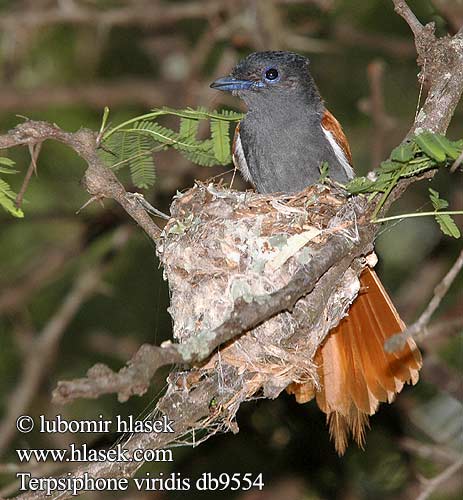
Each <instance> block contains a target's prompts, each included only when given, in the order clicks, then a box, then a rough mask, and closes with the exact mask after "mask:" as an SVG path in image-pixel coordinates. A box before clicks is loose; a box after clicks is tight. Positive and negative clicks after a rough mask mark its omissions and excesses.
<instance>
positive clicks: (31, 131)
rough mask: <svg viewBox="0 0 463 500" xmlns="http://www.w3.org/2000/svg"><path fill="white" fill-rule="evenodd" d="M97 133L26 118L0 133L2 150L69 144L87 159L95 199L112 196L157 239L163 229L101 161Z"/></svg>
mask: <svg viewBox="0 0 463 500" xmlns="http://www.w3.org/2000/svg"><path fill="white" fill-rule="evenodd" d="M96 137H97V135H96V133H95V132H93V131H92V130H88V129H80V130H78V131H77V132H64V131H63V130H61V129H60V128H59V127H58V126H56V125H52V124H50V123H47V122H41V121H32V120H29V121H26V122H24V123H22V124H20V125H18V126H17V127H16V128H14V129H13V130H10V132H9V133H8V134H6V135H2V136H0V149H6V148H11V147H14V146H20V145H27V146H35V145H37V144H40V143H42V142H43V141H45V140H47V139H54V140H56V141H59V142H62V143H63V144H66V145H67V146H69V147H70V148H71V149H73V150H74V151H75V152H76V153H77V154H78V155H79V156H80V157H82V158H83V159H84V160H85V161H86V162H87V169H86V171H85V174H84V184H85V187H86V189H87V191H88V193H90V194H91V195H92V197H93V198H94V199H102V198H111V199H113V200H115V201H117V202H118V203H119V204H120V205H121V206H122V208H123V209H124V210H125V211H126V212H127V213H128V214H129V215H130V216H131V217H132V218H133V219H134V220H135V221H136V222H137V223H138V224H139V225H140V226H141V227H142V229H144V230H145V232H146V233H147V234H148V236H149V237H150V238H151V239H152V240H153V241H154V242H156V241H157V240H158V238H159V236H160V234H161V230H160V229H159V227H158V226H156V224H155V223H154V222H153V221H152V220H151V218H150V217H149V216H148V215H147V213H146V212H145V210H144V209H143V207H142V206H141V205H140V204H139V203H138V202H136V201H134V199H133V197H130V196H127V195H128V193H127V192H126V190H125V189H124V186H122V184H121V183H120V182H119V181H118V180H117V177H116V176H115V175H114V173H113V172H112V171H111V170H110V169H109V168H107V167H106V166H105V165H104V164H103V162H102V161H101V160H100V158H99V156H98V151H97V144H96Z"/></svg>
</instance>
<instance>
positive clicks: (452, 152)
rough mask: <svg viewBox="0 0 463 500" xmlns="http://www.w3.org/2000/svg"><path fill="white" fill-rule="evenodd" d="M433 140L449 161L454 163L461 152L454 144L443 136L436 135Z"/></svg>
mask: <svg viewBox="0 0 463 500" xmlns="http://www.w3.org/2000/svg"><path fill="white" fill-rule="evenodd" d="M434 139H435V141H436V142H437V143H438V144H439V145H440V146H441V148H442V149H443V150H444V151H445V154H446V155H447V156H448V157H449V158H450V159H451V160H453V161H455V160H456V159H457V158H458V157H459V156H460V153H461V150H459V149H458V148H457V147H456V143H452V142H451V141H449V140H448V139H447V137H445V135H442V134H436V135H435V136H434Z"/></svg>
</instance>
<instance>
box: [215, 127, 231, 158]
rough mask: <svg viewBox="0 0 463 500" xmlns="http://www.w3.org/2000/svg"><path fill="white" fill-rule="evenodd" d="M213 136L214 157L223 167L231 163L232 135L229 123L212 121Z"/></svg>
mask: <svg viewBox="0 0 463 500" xmlns="http://www.w3.org/2000/svg"><path fill="white" fill-rule="evenodd" d="M211 136H212V140H213V141H214V155H215V157H216V158H217V161H218V162H219V163H221V164H222V165H225V164H227V163H229V162H230V159H231V157H230V134H229V125H228V123H227V122H223V121H220V120H216V119H212V120H211Z"/></svg>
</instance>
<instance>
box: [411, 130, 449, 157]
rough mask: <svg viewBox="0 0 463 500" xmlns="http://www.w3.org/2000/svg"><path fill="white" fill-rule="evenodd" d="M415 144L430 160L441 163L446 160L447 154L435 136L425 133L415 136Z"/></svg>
mask: <svg viewBox="0 0 463 500" xmlns="http://www.w3.org/2000/svg"><path fill="white" fill-rule="evenodd" d="M414 139H415V142H416V144H417V145H418V147H419V148H420V149H421V150H422V151H423V152H424V153H425V154H426V155H428V156H429V157H430V158H432V159H433V160H436V161H437V162H439V163H443V162H444V161H445V160H446V153H445V150H444V148H443V147H442V145H441V143H440V142H439V141H438V140H437V139H436V136H435V134H432V133H431V132H423V133H422V134H419V135H416V136H415V138H414Z"/></svg>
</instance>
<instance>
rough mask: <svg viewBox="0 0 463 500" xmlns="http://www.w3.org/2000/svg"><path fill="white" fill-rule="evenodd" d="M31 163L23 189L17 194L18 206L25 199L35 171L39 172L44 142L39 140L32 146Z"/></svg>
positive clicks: (16, 201) (17, 206)
mask: <svg viewBox="0 0 463 500" xmlns="http://www.w3.org/2000/svg"><path fill="white" fill-rule="evenodd" d="M30 149H31V163H30V165H29V168H28V169H27V172H26V175H25V177H24V181H23V183H22V186H21V189H20V190H19V192H18V195H17V196H16V200H15V201H14V204H15V205H16V208H20V207H21V205H22V202H23V199H24V195H25V194H26V190H27V187H28V186H29V182H30V180H31V178H32V174H33V173H34V172H35V174H37V160H38V158H39V154H40V150H41V149H42V143H41V142H39V143H38V144H36V145H35V146H31V147H30Z"/></svg>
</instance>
